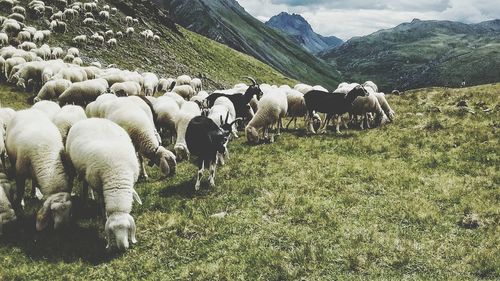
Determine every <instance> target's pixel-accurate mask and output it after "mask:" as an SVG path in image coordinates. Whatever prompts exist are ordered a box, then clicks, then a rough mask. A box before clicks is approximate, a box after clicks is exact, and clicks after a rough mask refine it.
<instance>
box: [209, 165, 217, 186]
mask: <svg viewBox="0 0 500 281" xmlns="http://www.w3.org/2000/svg"><path fill="white" fill-rule="evenodd" d="M216 168H217V164H216V163H213V162H210V175H209V176H208V180H209V182H210V187H212V188H213V187H215V169H216Z"/></svg>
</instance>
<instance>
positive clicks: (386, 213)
mask: <svg viewBox="0 0 500 281" xmlns="http://www.w3.org/2000/svg"><path fill="white" fill-rule="evenodd" d="M499 94H500V84H494V85H484V86H479V87H473V88H466V89H459V90H452V89H445V88H429V89H421V90H415V91H411V92H407V93H405V95H403V96H401V97H397V96H389V97H388V98H389V102H390V103H391V105H392V107H393V109H394V110H395V111H396V113H397V119H396V121H395V122H394V123H393V124H389V125H387V126H385V127H382V128H378V129H371V130H365V131H359V130H355V129H349V130H345V131H344V134H343V135H341V136H339V135H335V134H334V133H327V134H325V135H319V136H306V135H305V134H304V131H303V130H298V131H294V130H290V131H288V132H286V133H284V134H283V135H282V136H280V137H279V138H278V139H277V142H276V143H274V144H269V145H259V146H250V145H248V144H247V143H246V141H245V138H244V136H242V137H241V138H240V139H238V140H236V141H234V142H232V143H230V146H229V148H230V152H231V158H230V160H229V162H228V163H227V165H226V166H224V167H222V168H219V169H218V174H217V179H216V185H217V186H216V187H215V188H213V189H208V188H205V189H204V190H202V191H201V192H196V193H195V192H193V186H194V177H195V173H196V168H195V166H194V165H193V164H191V163H186V162H184V163H181V164H179V167H178V172H177V174H176V176H175V177H174V178H171V179H168V180H166V181H160V180H158V178H159V174H158V172H157V170H155V169H152V170H149V173H150V175H151V176H152V177H151V179H150V180H149V181H148V182H147V183H145V182H141V183H138V184H137V186H136V188H137V190H138V192H139V194H140V196H141V198H142V201H143V203H144V204H143V205H142V206H137V205H136V206H134V210H133V212H132V215H133V216H134V218H135V220H136V223H137V230H138V233H137V238H138V240H139V243H138V244H137V245H135V246H134V247H133V248H132V249H130V250H128V251H127V252H126V253H123V254H113V253H107V252H106V251H105V250H104V246H105V241H104V237H103V222H102V219H100V218H99V217H97V216H96V214H95V213H96V206H95V203H94V202H91V204H90V206H85V207H82V206H81V205H80V204H78V200H76V203H75V211H74V219H75V224H74V225H72V226H70V227H69V228H68V229H66V230H64V231H60V232H52V233H50V232H49V233H42V234H36V233H35V231H34V213H33V212H31V213H29V216H27V217H26V218H23V219H22V221H21V222H20V223H19V225H17V226H13V227H12V228H11V229H10V230H9V231H8V233H7V234H6V235H4V236H3V237H1V239H0V264H1V268H0V279H1V280H53V279H63V280H80V279H89V280H110V279H112V280H136V279H149V280H173V279H178V280H235V279H240V280H335V279H340V280H345V279H348V280H367V279H380V280H388V279H389V280H401V279H411V280H429V279H437V280H477V279H487V280H488V279H489V280H495V279H496V280H498V279H499V278H500V248H499V247H498V245H499V243H500V227H499V223H500V209H499V208H498V206H499V203H500V192H499V186H500V177H499V172H498V168H499V164H500V159H499V155H498V151H500V146H499V142H498V140H499V139H498V130H499V123H498V122H499V121H498V120H500V114H499V109H500V105H499V99H498V97H499ZM26 97H27V94H19V93H13V92H11V91H10V89H9V88H8V87H5V86H2V87H0V101H1V102H2V105H4V106H11V105H12V106H14V107H15V108H20V107H23V106H26V105H23V101H24V100H25V98H26ZM460 100H467V101H468V104H469V109H470V111H473V112H474V113H475V114H472V113H469V112H468V110H463V109H459V108H457V107H456V106H455V105H456V103H457V102H458V101H460ZM482 103H484V104H485V105H484V106H486V107H488V108H489V109H492V110H491V111H489V112H483V109H484V106H483V107H481V108H480V107H479V105H481V104H482ZM38 204H39V203H38ZM28 205H29V206H32V207H31V208H30V210H31V209H35V208H36V206H37V204H36V203H34V202H30V204H28ZM221 212H226V213H227V215H226V216H225V217H223V218H217V217H212V215H213V214H219V213H221ZM471 216H475V217H477V219H476V221H475V223H476V224H477V227H476V226H475V225H474V224H471V223H470V222H468V218H470V217H471Z"/></svg>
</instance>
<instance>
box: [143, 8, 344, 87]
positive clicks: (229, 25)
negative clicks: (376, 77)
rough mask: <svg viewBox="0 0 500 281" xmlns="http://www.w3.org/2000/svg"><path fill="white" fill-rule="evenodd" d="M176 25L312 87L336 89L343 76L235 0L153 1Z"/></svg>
mask: <svg viewBox="0 0 500 281" xmlns="http://www.w3.org/2000/svg"><path fill="white" fill-rule="evenodd" d="M153 1H154V2H155V3H156V4H157V6H158V7H161V8H165V9H166V10H168V11H169V13H170V14H171V15H172V16H173V18H174V20H175V22H177V23H179V24H180V25H182V26H183V27H185V28H187V29H189V30H191V31H195V32H197V33H200V34H203V35H205V36H207V37H209V38H211V39H214V40H216V41H218V42H220V43H223V44H225V45H227V46H230V47H231V48H234V49H236V50H238V51H242V52H244V53H246V54H249V55H251V56H253V57H255V58H257V59H259V60H260V61H263V62H265V63H267V64H269V65H271V66H273V67H275V68H276V69H278V70H279V71H280V72H281V73H283V74H285V75H287V76H289V77H292V78H295V79H298V80H301V81H303V82H306V83H309V84H322V85H324V86H325V87H329V88H333V87H336V86H337V84H338V82H339V81H340V80H341V79H340V74H339V72H338V71H336V69H335V68H334V67H332V66H331V65H328V64H326V63H325V62H323V61H322V60H320V59H318V58H316V57H315V56H313V55H312V54H310V53H308V52H307V51H306V50H304V49H303V48H301V47H300V46H299V45H297V44H296V43H295V42H294V41H292V40H291V39H290V38H288V36H286V35H284V34H283V33H281V32H278V31H276V30H274V29H273V28H270V27H268V26H266V25H265V24H264V23H262V22H260V21H259V20H257V19H256V18H254V17H252V16H251V15H250V14H248V13H247V12H246V11H245V10H244V9H243V8H242V7H241V6H240V5H239V4H238V2H237V1H235V0H217V1H214V0H153Z"/></svg>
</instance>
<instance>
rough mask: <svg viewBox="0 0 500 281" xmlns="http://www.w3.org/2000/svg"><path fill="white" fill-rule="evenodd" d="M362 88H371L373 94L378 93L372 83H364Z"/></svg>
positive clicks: (375, 85) (376, 87)
mask: <svg viewBox="0 0 500 281" xmlns="http://www.w3.org/2000/svg"><path fill="white" fill-rule="evenodd" d="M363 87H365V89H366V88H371V89H372V90H373V91H374V92H375V93H378V86H377V84H375V83H373V82H372V81H366V82H365V83H363Z"/></svg>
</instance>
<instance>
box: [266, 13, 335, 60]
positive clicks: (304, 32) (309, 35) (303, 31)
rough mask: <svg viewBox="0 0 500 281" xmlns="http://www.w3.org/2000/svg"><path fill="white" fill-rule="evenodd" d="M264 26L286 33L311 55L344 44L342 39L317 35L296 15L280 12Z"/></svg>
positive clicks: (304, 20)
mask: <svg viewBox="0 0 500 281" xmlns="http://www.w3.org/2000/svg"><path fill="white" fill-rule="evenodd" d="M266 25H267V26H270V27H272V28H275V29H277V30H280V31H282V32H284V33H286V34H287V35H289V36H290V37H291V38H292V39H293V40H294V41H295V42H296V43H297V44H299V45H301V46H302V47H304V48H305V49H306V50H308V51H309V52H310V53H313V54H314V53H318V52H321V51H324V50H326V49H328V48H333V47H337V46H340V45H342V43H344V41H342V39H340V38H337V37H335V36H329V37H324V36H321V35H319V34H317V33H316V32H314V30H313V29H312V27H311V25H310V24H309V23H308V22H307V21H306V19H304V18H303V17H302V16H301V15H298V14H293V15H291V14H289V13H286V12H282V13H280V14H279V15H276V16H274V17H272V18H270V19H269V21H267V22H266Z"/></svg>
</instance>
